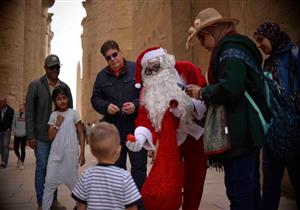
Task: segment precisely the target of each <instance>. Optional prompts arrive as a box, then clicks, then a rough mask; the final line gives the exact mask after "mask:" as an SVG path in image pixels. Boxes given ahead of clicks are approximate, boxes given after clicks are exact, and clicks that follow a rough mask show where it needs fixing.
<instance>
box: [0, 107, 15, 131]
mask: <svg viewBox="0 0 300 210" xmlns="http://www.w3.org/2000/svg"><path fill="white" fill-rule="evenodd" d="M6 107H7V109H6V112H5V114H4V116H3V120H2V119H0V132H3V131H7V130H8V129H11V125H12V121H13V118H14V110H13V109H12V108H11V107H10V106H9V105H6ZM0 112H1V110H0Z"/></svg>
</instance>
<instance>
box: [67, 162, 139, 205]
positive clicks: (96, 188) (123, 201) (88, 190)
mask: <svg viewBox="0 0 300 210" xmlns="http://www.w3.org/2000/svg"><path fill="white" fill-rule="evenodd" d="M72 197H73V198H74V199H75V200H76V201H78V202H82V203H85V204H86V205H87V209H88V210H92V209H103V210H104V209H105V210H108V209H109V210H111V209H114V210H117V209H118V210H119V209H125V208H126V207H129V206H131V205H134V204H135V202H136V201H137V200H139V199H140V198H141V195H140V193H139V191H138V189H137V187H136V185H135V183H134V181H133V179H132V177H131V175H130V174H129V173H128V172H127V171H126V170H124V169H121V168H119V167H117V166H114V165H111V164H97V165H96V166H94V167H91V168H88V169H86V170H85V171H84V172H83V173H82V175H81V176H80V178H79V179H78V181H77V183H76V186H75V187H74V189H73V191H72Z"/></svg>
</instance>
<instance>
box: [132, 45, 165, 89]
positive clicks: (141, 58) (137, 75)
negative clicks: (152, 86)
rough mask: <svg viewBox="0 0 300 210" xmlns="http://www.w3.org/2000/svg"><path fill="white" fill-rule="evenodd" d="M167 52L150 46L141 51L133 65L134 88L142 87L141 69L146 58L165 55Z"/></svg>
mask: <svg viewBox="0 0 300 210" xmlns="http://www.w3.org/2000/svg"><path fill="white" fill-rule="evenodd" d="M166 54H167V52H166V50H165V49H163V48H161V47H151V48H149V49H147V50H145V51H144V52H142V53H141V54H140V55H139V57H138V58H137V60H136V67H135V88H137V89H140V88H141V87H142V84H141V83H142V70H143V65H144V64H145V63H147V61H148V60H150V59H152V58H155V57H157V56H160V55H166Z"/></svg>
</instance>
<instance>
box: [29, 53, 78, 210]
mask: <svg viewBox="0 0 300 210" xmlns="http://www.w3.org/2000/svg"><path fill="white" fill-rule="evenodd" d="M60 67H61V64H60V60H59V58H58V56H57V55H53V54H51V55H48V56H47V57H46V58H45V61H44V69H45V72H46V73H45V74H44V75H43V76H42V77H40V78H39V79H36V80H34V81H32V82H31V83H30V84H29V87H28V92H27V96H26V113H25V114H26V135H27V140H28V144H29V146H30V147H31V148H32V149H34V154H35V158H36V168H35V191H36V198H37V203H38V210H41V209H42V200H43V191H44V183H45V177H46V169H47V162H48V156H49V152H50V148H51V141H50V139H49V137H48V120H49V117H50V114H51V112H52V111H53V110H54V104H53V101H52V97H51V95H52V91H53V89H54V88H55V87H57V86H59V85H60V86H63V87H65V88H66V89H67V90H68V92H69V96H70V98H69V101H68V102H69V107H73V100H72V94H71V90H70V88H69V86H68V85H67V84H66V83H64V82H62V81H61V80H59V79H58V75H59V73H60ZM51 209H60V210H64V209H66V208H65V207H64V206H62V205H61V204H60V203H59V202H58V201H57V192H56V193H55V196H54V200H53V203H52V207H51Z"/></svg>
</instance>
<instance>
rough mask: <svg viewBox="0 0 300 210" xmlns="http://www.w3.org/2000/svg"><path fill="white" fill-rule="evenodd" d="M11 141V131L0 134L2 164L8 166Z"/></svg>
mask: <svg viewBox="0 0 300 210" xmlns="http://www.w3.org/2000/svg"><path fill="white" fill-rule="evenodd" d="M9 139H10V131H1V132H0V148H1V159H2V162H4V163H5V164H7V162H8V157H9V148H8V146H9Z"/></svg>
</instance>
